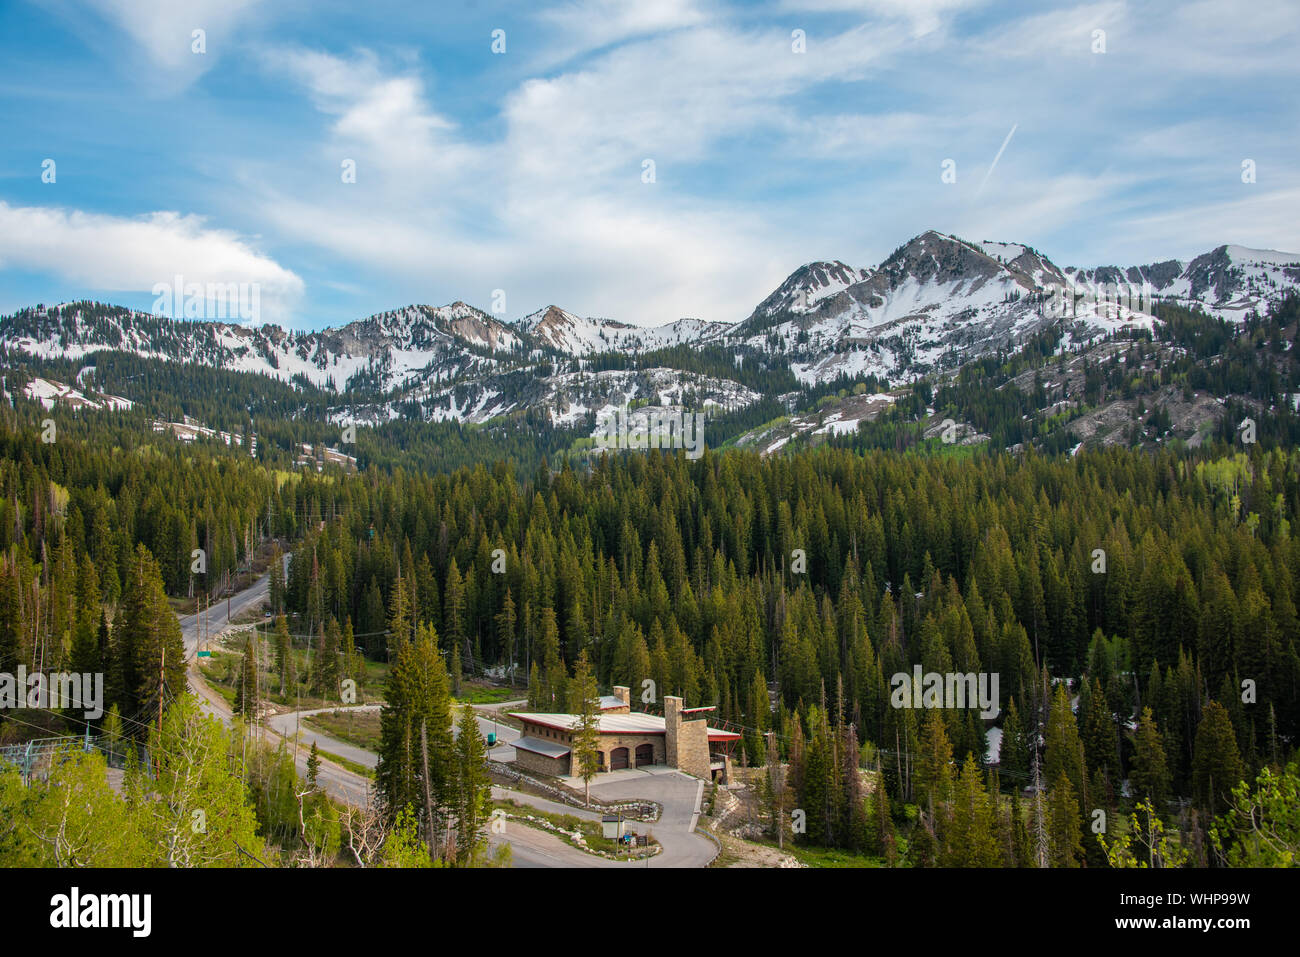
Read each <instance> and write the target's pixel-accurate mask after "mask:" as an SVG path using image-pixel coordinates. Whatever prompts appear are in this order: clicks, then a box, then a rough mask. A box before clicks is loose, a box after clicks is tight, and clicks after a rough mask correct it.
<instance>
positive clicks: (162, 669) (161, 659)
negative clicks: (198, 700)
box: [153, 646, 167, 776]
mask: <svg viewBox="0 0 1300 957" xmlns="http://www.w3.org/2000/svg"><path fill="white" fill-rule="evenodd" d="M166 668H167V648H166V646H163V649H162V654H160V655H159V656H158V743H157V745H155V746H154V755H153V767H154V772H153V773H154V775H155V776H156V775H158V774H161V773H162V760H161V758H160V756H159V755H160V752H161V751H162V713H163V681H164V680H165V679H166Z"/></svg>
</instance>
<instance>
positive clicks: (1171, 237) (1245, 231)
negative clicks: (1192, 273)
mask: <svg viewBox="0 0 1300 957" xmlns="http://www.w3.org/2000/svg"><path fill="white" fill-rule="evenodd" d="M1235 188H1236V189H1239V190H1240V196H1239V197H1236V198H1232V199H1219V200H1211V201H1209V202H1203V203H1195V204H1194V203H1183V204H1180V205H1179V207H1178V208H1177V209H1171V210H1169V211H1167V212H1161V213H1151V214H1147V215H1137V216H1133V217H1130V218H1129V219H1128V220H1127V221H1125V222H1123V223H1120V224H1117V228H1116V231H1115V236H1116V238H1117V240H1118V241H1119V242H1120V243H1122V244H1124V245H1126V246H1128V247H1131V248H1133V249H1134V250H1140V249H1167V250H1169V251H1170V252H1169V253H1168V255H1171V256H1172V255H1184V256H1185V255H1195V254H1198V253H1203V252H1207V251H1209V250H1210V249H1212V248H1214V247H1215V246H1219V245H1222V244H1223V243H1236V244H1238V245H1241V246H1249V247H1251V248H1255V249H1280V250H1282V251H1283V252H1300V226H1298V225H1297V224H1298V223H1300V219H1298V218H1297V215H1296V213H1297V210H1300V188H1297V187H1292V188H1289V189H1274V190H1266V189H1262V188H1260V187H1259V185H1258V184H1245V183H1242V184H1240V185H1239V186H1237V187H1235Z"/></svg>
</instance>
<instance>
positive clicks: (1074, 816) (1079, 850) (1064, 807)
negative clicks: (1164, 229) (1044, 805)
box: [1048, 770, 1083, 867]
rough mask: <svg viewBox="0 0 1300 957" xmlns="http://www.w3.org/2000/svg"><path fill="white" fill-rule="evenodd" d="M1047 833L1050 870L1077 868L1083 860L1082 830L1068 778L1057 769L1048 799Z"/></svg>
mask: <svg viewBox="0 0 1300 957" xmlns="http://www.w3.org/2000/svg"><path fill="white" fill-rule="evenodd" d="M1048 833H1049V836H1050V841H1051V865H1052V867H1078V866H1079V862H1080V860H1081V859H1082V858H1083V829H1082V827H1081V826H1080V824H1079V799H1078V798H1077V797H1076V796H1075V793H1074V787H1073V785H1071V784H1070V778H1069V775H1067V774H1066V772H1065V771H1064V770H1061V771H1060V772H1059V773H1058V774H1057V777H1056V784H1055V785H1054V786H1053V787H1052V793H1051V795H1050V796H1049V799H1048Z"/></svg>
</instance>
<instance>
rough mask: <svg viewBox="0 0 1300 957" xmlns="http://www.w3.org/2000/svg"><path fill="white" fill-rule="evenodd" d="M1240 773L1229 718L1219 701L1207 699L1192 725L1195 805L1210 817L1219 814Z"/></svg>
mask: <svg viewBox="0 0 1300 957" xmlns="http://www.w3.org/2000/svg"><path fill="white" fill-rule="evenodd" d="M1244 777H1245V766H1244V765H1243V763H1242V760H1241V756H1240V754H1239V753H1238V751H1237V738H1236V735H1235V734H1233V731H1232V720H1231V719H1230V718H1229V716H1228V711H1227V709H1226V708H1224V707H1223V705H1221V704H1219V703H1218V702H1217V701H1211V702H1209V703H1208V704H1206V706H1205V708H1204V709H1203V710H1202V712H1201V723H1200V725H1199V726H1198V727H1197V729H1196V750H1195V756H1194V758H1193V759H1192V785H1193V787H1194V789H1195V796H1196V803H1197V805H1198V806H1199V807H1200V808H1201V809H1202V810H1204V811H1205V812H1206V813H1207V814H1209V815H1210V816H1211V817H1213V816H1216V815H1218V814H1220V813H1221V812H1222V811H1223V810H1224V809H1225V808H1226V807H1227V806H1228V804H1229V803H1230V801H1231V798H1232V789H1233V788H1235V787H1237V785H1238V784H1240V783H1241V781H1242V779H1243V778H1244Z"/></svg>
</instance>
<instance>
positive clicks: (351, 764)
mask: <svg viewBox="0 0 1300 957" xmlns="http://www.w3.org/2000/svg"><path fill="white" fill-rule="evenodd" d="M316 753H317V754H318V755H320V756H321V757H322V758H325V759H326V760H328V761H333V762H334V763H335V764H337V765H338V766H339V767H341V768H343V769H344V770H347V771H351V772H352V773H353V774H359V775H361V776H362V777H363V778H369V779H370V780H372V781H373V780H374V779H375V769H374V768H368V767H366V766H365V765H364V764H357V762H355V761H349V760H348V759H347V758H345V757H343V756H342V755H338V754H335V753H334V752H333V751H323V750H321V749H320V747H317V748H316Z"/></svg>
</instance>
